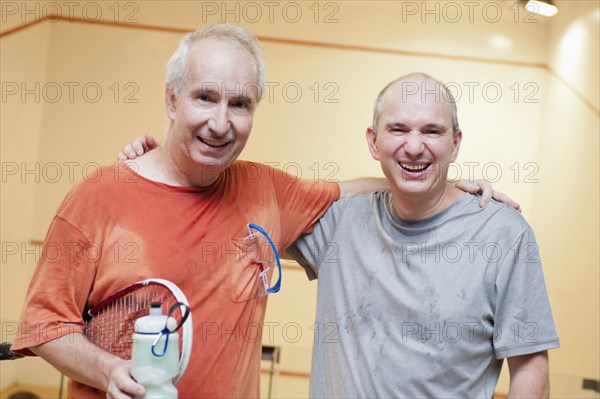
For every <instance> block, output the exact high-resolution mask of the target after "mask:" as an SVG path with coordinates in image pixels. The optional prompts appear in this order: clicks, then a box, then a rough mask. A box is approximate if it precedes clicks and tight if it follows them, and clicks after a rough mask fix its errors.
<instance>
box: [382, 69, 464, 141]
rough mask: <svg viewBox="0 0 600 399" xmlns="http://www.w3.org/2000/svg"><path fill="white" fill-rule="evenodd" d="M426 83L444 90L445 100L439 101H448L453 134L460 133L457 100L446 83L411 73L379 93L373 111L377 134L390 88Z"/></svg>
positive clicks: (392, 82)
mask: <svg viewBox="0 0 600 399" xmlns="http://www.w3.org/2000/svg"><path fill="white" fill-rule="evenodd" d="M425 82H433V83H434V84H435V85H436V86H438V85H439V87H441V88H442V91H441V92H442V97H443V98H442V99H440V100H439V101H448V102H449V103H450V113H451V118H452V133H453V134H454V135H456V134H457V133H458V131H459V130H460V127H459V126H458V111H457V109H456V100H455V99H454V96H453V95H452V92H451V91H450V89H449V88H448V86H446V85H445V84H444V83H442V82H441V81H439V80H438V79H436V78H434V77H432V76H429V75H427V74H425V73H421V72H414V73H409V74H408V75H404V76H401V77H399V78H398V79H395V80H393V81H391V82H390V83H388V84H387V86H385V87H384V88H383V90H381V91H380V92H379V95H378V96H377V100H375V108H374V110H373V130H375V132H377V129H378V128H379V119H381V114H382V113H383V100H384V97H385V94H386V93H387V92H388V90H389V89H390V87H392V86H394V85H396V84H397V83H410V84H413V85H416V84H418V83H421V84H422V83H425ZM427 94H433V93H429V92H428V93H427Z"/></svg>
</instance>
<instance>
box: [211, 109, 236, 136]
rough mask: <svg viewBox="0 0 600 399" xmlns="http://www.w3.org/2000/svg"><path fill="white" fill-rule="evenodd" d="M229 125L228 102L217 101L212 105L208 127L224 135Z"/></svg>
mask: <svg viewBox="0 0 600 399" xmlns="http://www.w3.org/2000/svg"><path fill="white" fill-rule="evenodd" d="M230 127H231V122H230V121H229V107H228V104H227V103H226V102H219V103H218V104H216V106H215V107H214V110H213V114H212V115H211V117H210V119H209V120H208V128H209V129H210V130H212V131H213V132H214V133H215V134H218V135H224V134H226V133H227V132H228V131H229V128H230Z"/></svg>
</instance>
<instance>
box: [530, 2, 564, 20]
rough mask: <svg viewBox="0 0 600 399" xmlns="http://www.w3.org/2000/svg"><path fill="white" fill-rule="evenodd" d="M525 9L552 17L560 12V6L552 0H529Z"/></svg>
mask: <svg viewBox="0 0 600 399" xmlns="http://www.w3.org/2000/svg"><path fill="white" fill-rule="evenodd" d="M525 9H526V10H527V11H529V12H532V13H534V14H540V15H543V16H545V17H551V16H553V15H554V14H556V13H557V12H558V8H557V7H556V6H555V5H554V2H553V1H552V0H529V1H528V2H527V4H525Z"/></svg>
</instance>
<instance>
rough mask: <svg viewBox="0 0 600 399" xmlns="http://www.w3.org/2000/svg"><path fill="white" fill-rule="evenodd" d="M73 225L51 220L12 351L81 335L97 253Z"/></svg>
mask: <svg viewBox="0 0 600 399" xmlns="http://www.w3.org/2000/svg"><path fill="white" fill-rule="evenodd" d="M95 249H96V248H95V247H94V246H93V245H91V243H90V242H89V241H88V240H87V239H86V237H84V236H83V234H82V233H81V232H80V231H79V230H78V229H76V228H75V227H74V226H72V225H71V224H69V223H68V222H67V221H65V220H64V219H62V218H61V217H58V216H56V217H55V218H54V220H53V221H52V224H51V226H50V229H49V230H48V234H47V236H46V239H45V241H44V247H43V249H42V253H41V258H40V262H39V263H38V265H37V268H36V270H35V273H34V275H33V278H32V280H31V283H30V285H29V290H28V293H27V297H26V298H25V305H24V308H23V312H22V316H21V323H20V325H19V331H18V333H17V336H16V337H15V340H14V342H13V345H12V348H11V349H12V350H13V351H14V352H17V353H22V354H25V355H32V354H33V353H32V352H30V351H29V350H28V349H27V348H29V347H33V346H37V345H41V344H43V343H46V342H49V341H52V340H55V339H57V338H59V337H62V336H64V335H67V334H71V333H82V332H83V328H84V324H83V318H82V314H83V311H84V308H85V305H86V300H87V297H88V295H89V292H90V290H91V287H92V284H93V281H94V276H95V271H96V266H95V264H96V261H97V258H98V254H97V253H96V252H95Z"/></svg>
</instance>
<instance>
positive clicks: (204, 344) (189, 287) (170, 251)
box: [13, 161, 339, 398]
mask: <svg viewBox="0 0 600 399" xmlns="http://www.w3.org/2000/svg"><path fill="white" fill-rule="evenodd" d="M338 197H339V189H338V185H337V184H325V183H319V182H313V181H307V180H299V179H297V178H296V177H294V176H290V175H287V174H285V173H284V172H282V171H280V170H277V169H274V168H271V167H268V166H265V165H262V164H258V163H252V162H246V161H238V162H235V163H234V164H233V165H232V166H231V167H229V168H228V169H227V170H226V171H225V172H223V173H222V174H221V175H220V177H219V178H218V180H217V181H216V182H215V183H214V184H213V185H211V186H210V187H207V188H189V187H175V186H170V185H167V184H162V183H158V182H154V181H151V180H148V179H145V178H143V177H141V176H139V175H137V174H136V173H134V172H133V171H132V170H131V169H129V168H128V167H127V166H126V165H124V164H121V163H120V164H117V165H113V166H111V167H104V168H101V169H99V170H98V172H97V173H96V174H94V175H92V176H89V177H87V178H86V179H85V180H84V181H82V182H80V183H78V184H77V185H76V186H75V187H74V188H73V189H72V190H71V192H70V193H69V194H68V195H67V197H66V199H65V200H64V202H63V203H62V205H61V206H60V208H59V210H58V212H57V214H56V216H55V218H54V220H53V222H52V225H51V226H50V229H49V231H48V235H47V237H46V242H45V246H44V250H43V252H42V255H43V256H42V260H41V261H40V263H39V264H38V266H37V269H36V272H35V275H34V277H33V279H32V281H31V284H30V287H29V291H28V294H27V298H26V302H25V308H24V310H23V316H22V322H21V327H20V332H19V334H18V335H17V337H16V339H15V342H14V343H13V350H15V351H19V350H20V352H21V353H27V354H31V352H29V351H28V350H27V348H28V347H31V346H36V345H40V344H42V343H45V342H48V341H51V340H53V339H56V338H58V337H60V336H63V335H66V334H69V333H74V332H76V333H82V332H83V328H84V323H83V319H82V314H83V312H84V309H87V308H88V307H90V306H93V305H94V304H96V303H98V302H99V301H100V300H102V299H104V298H105V297H107V296H108V295H110V294H112V293H114V292H115V291H117V290H119V289H121V288H123V287H125V286H126V285H129V284H131V283H134V282H136V281H139V280H143V279H146V278H162V279H167V280H170V281H172V282H173V283H175V284H176V285H178V286H179V287H180V288H181V289H182V291H183V292H184V294H185V295H186V297H187V298H188V300H189V302H190V306H191V309H192V314H193V324H194V325H193V328H194V338H193V350H192V355H191V358H190V363H189V365H188V368H187V370H186V373H185V375H184V376H183V379H182V380H181V382H180V383H179V384H178V386H177V388H178V390H179V397H180V398H197V397H213V398H226V397H227V398H233V397H235V398H240V397H258V396H259V380H260V354H261V342H260V338H259V339H256V334H257V333H256V331H255V330H256V326H262V324H263V321H264V314H265V306H266V303H267V301H266V297H258V296H257V292H258V290H257V284H258V279H257V267H256V266H254V265H250V264H249V263H250V259H251V258H253V256H252V254H241V253H240V250H239V246H238V245H237V244H236V242H237V240H240V239H242V238H244V237H246V236H247V235H248V227H247V225H248V223H255V224H258V225H259V226H261V227H263V228H264V229H265V230H266V231H267V232H268V233H269V235H270V236H271V238H272V239H273V241H274V242H275V244H276V246H277V247H278V250H280V251H281V250H283V249H285V248H287V247H288V246H289V245H290V244H291V243H292V242H293V241H294V240H295V239H296V238H298V236H299V235H300V234H302V233H303V232H309V231H310V230H311V226H312V225H313V224H314V223H315V222H316V221H317V220H318V219H319V218H320V217H321V216H322V215H323V214H324V213H325V211H326V210H327V209H328V208H329V206H330V205H331V204H332V203H333V201H335V200H336V199H337V198H338ZM261 247H262V246H261ZM261 255H262V254H261ZM282 289H285V279H284V280H283V287H282ZM250 329H252V331H253V333H252V334H251V335H252V336H251V337H247V336H246V332H247V331H249V330H250ZM70 396H71V397H86V398H87V397H98V398H100V397H102V398H104V397H105V394H104V393H103V392H100V391H98V390H96V389H93V388H91V387H88V386H85V385H83V384H80V383H77V382H72V383H71V385H70Z"/></svg>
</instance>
